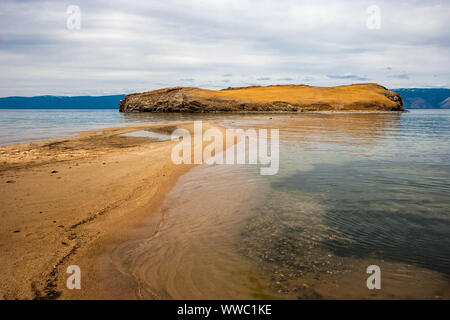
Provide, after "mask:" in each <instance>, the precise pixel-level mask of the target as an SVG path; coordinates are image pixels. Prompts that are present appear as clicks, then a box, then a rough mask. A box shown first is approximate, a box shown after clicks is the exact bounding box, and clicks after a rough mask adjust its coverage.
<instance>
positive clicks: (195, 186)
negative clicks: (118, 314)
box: [116, 110, 450, 299]
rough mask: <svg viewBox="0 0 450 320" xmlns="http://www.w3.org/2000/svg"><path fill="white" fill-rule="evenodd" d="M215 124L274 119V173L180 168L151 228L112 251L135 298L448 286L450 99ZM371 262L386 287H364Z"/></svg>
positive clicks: (434, 290) (441, 290)
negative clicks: (443, 104) (404, 109)
mask: <svg viewBox="0 0 450 320" xmlns="http://www.w3.org/2000/svg"><path fill="white" fill-rule="evenodd" d="M221 123H222V124H223V125H225V126H227V127H240V128H242V127H243V128H250V127H252V128H258V127H267V128H279V129H280V143H281V145H280V171H279V174H278V175H276V176H260V175H258V170H257V168H254V167H251V166H247V167H246V166H243V167H236V166H215V167H208V166H200V167H198V168H196V169H195V170H192V171H191V172H189V173H188V174H186V175H185V176H184V177H183V178H182V179H180V181H179V182H178V184H177V186H176V187H175V188H174V189H173V190H172V191H171V192H170V193H169V195H168V196H167V198H166V201H165V203H164V206H163V209H162V210H163V212H164V219H163V220H162V224H161V229H160V232H159V233H158V236H157V237H153V236H149V235H147V236H145V227H144V231H143V235H142V234H141V236H140V237H137V238H136V240H135V241H134V242H130V243H127V244H125V245H124V247H123V248H121V249H120V250H119V252H120V254H118V255H117V256H116V262H117V263H118V264H125V265H126V266H127V267H126V269H127V270H128V272H129V273H130V274H132V275H133V276H134V277H135V279H136V280H137V281H138V283H140V285H141V288H144V289H141V292H153V295H151V294H148V295H142V296H143V297H166V298H167V297H170V298H229V297H232V298H233V297H234V298H268V297H274V298H294V299H295V298H300V299H308V298H313V299H314V298H374V297H375V298H388V299H391V298H449V296H450V289H449V288H450V282H449V273H450V272H449V271H450V212H449V208H450V200H449V197H448V194H449V191H450V182H449V181H450V180H449V178H450V164H449V161H448V160H449V155H450V148H449V145H448V137H449V133H450V112H448V111H443V110H441V111H414V112H411V113H409V114H402V115H399V114H326V115H324V114H320V115H319V114H315V115H311V114H308V115H270V116H263V115H250V116H245V117H241V118H239V117H224V118H222V121H221ZM143 239H144V240H143ZM371 264H377V265H379V266H380V267H381V270H382V283H383V285H382V287H383V289H382V290H381V291H377V292H374V291H369V290H368V289H367V288H366V282H365V281H366V279H367V276H368V275H367V274H366V268H367V266H369V265H371ZM155 292H159V294H156V295H155V294H154V293H155ZM161 292H163V293H164V294H162V293H161Z"/></svg>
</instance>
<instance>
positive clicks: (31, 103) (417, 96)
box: [0, 88, 450, 109]
mask: <svg viewBox="0 0 450 320" xmlns="http://www.w3.org/2000/svg"><path fill="white" fill-rule="evenodd" d="M392 91H395V92H397V93H398V94H400V96H401V97H402V100H403V107H404V108H405V109H450V89H437V88H431V89H423V88H410V89H405V88H399V89H392ZM124 97H125V95H124V94H119V95H111V96H77V97H65V96H37V97H6V98H0V109H118V108H119V101H120V100H122V99H124Z"/></svg>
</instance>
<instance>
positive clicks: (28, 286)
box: [0, 123, 212, 299]
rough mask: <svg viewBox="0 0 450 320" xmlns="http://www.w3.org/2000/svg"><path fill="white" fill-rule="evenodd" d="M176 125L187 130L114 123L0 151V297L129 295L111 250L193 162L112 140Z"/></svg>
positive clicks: (151, 144) (168, 144)
mask: <svg viewBox="0 0 450 320" xmlns="http://www.w3.org/2000/svg"><path fill="white" fill-rule="evenodd" d="M211 126H212V124H206V123H203V128H204V129H207V128H208V127H211ZM177 127H184V128H187V129H189V130H192V124H167V125H147V126H133V127H120V128H109V129H101V130H92V131H86V132H83V133H81V134H80V135H79V136H78V137H75V138H70V139H59V140H53V141H46V142H37V143H25V144H19V145H11V146H2V147H0V216H1V219H2V223H1V225H0V269H1V270H2V272H1V275H0V298H3V299H55V298H62V299H64V298H119V297H120V298H134V297H135V296H134V288H133V281H132V280H131V279H129V278H127V277H126V276H123V277H121V275H120V274H115V273H114V272H116V271H112V270H111V268H110V266H109V264H108V255H107V251H108V248H113V247H114V246H115V244H117V243H120V242H123V241H125V240H126V239H127V230H129V229H130V228H133V227H136V226H138V225H139V224H140V222H141V221H142V219H144V218H146V217H148V216H149V215H151V214H152V212H153V211H154V210H155V209H156V208H158V207H159V205H160V204H161V203H162V200H163V199H164V195H165V194H166V193H167V192H168V191H169V190H170V189H171V187H172V186H173V185H174V184H175V183H176V181H177V179H178V177H179V176H180V175H182V174H183V173H185V172H187V171H188V170H189V169H190V168H191V167H192V166H193V165H178V166H177V165H174V164H173V163H172V161H171V160H170V154H171V152H170V151H171V149H172V147H173V145H174V144H175V143H176V142H174V141H170V140H169V141H156V140H154V139H149V138H142V137H127V136H120V135H119V134H122V133H126V132H132V131H137V130H145V129H150V130H152V131H157V132H166V133H169V132H171V131H172V130H174V129H175V128H177ZM102 259H103V260H102ZM71 264H75V265H79V266H80V268H81V272H82V283H83V285H84V284H86V286H85V287H83V290H74V291H77V292H75V293H74V292H73V291H69V290H67V289H66V285H65V282H66V279H67V277H68V276H69V275H68V274H66V268H67V266H68V265H71ZM108 271H110V272H111V273H108ZM102 277H109V278H110V277H116V278H117V281H116V283H117V284H118V285H119V286H120V288H121V291H120V292H117V291H114V292H112V291H111V290H108V288H107V287H105V286H102V284H101V283H100V282H99V281H101V279H102ZM81 291H82V293H81ZM116 294H117V295H118V296H116Z"/></svg>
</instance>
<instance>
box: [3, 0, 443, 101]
mask: <svg viewBox="0 0 450 320" xmlns="http://www.w3.org/2000/svg"><path fill="white" fill-rule="evenodd" d="M74 6H75V7H74ZM78 8H79V10H80V14H79V15H78V14H77V9H78ZM78 17H79V18H80V19H78ZM449 21H450V1H448V0H441V1H433V0H426V1H417V0H411V1H403V0H398V1H378V0H372V1H354V0H349V1H344V0H339V1H331V0H329V1H297V0H283V1H279V0H273V1H272V0H252V1H249V0H164V1H160V0H157V1H145V2H144V1H137V0H126V1H111V0H109V1H106V0H105V1H95V2H94V1H81V0H73V1H70V2H66V1H24V0H22V1H9V0H2V1H1V2H0V65H1V72H0V96H11V95H24V96H32V95H42V94H56V95H85V94H89V95H104V94H116V93H130V92H140V91H146V90H151V89H155V88H160V87H168V86H175V85H182V86H199V87H204V88H211V89H218V88H226V87H228V86H246V85H255V84H259V85H268V84H289V83H296V84H301V83H303V84H310V85H320V86H328V85H340V84H349V83H361V82H377V83H380V84H382V85H385V86H387V87H389V88H399V87H450V85H449V82H450V51H449V46H450V22H449ZM78 26H79V28H78Z"/></svg>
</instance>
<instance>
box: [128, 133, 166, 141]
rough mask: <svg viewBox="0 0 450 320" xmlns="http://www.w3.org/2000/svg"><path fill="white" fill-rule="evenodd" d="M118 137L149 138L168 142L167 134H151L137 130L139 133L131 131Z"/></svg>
mask: <svg viewBox="0 0 450 320" xmlns="http://www.w3.org/2000/svg"><path fill="white" fill-rule="evenodd" d="M120 136H123V137H139V138H151V139H157V140H159V141H167V140H170V136H169V135H167V134H162V133H157V132H152V131H146V130H139V131H133V132H128V133H122V134H120Z"/></svg>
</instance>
